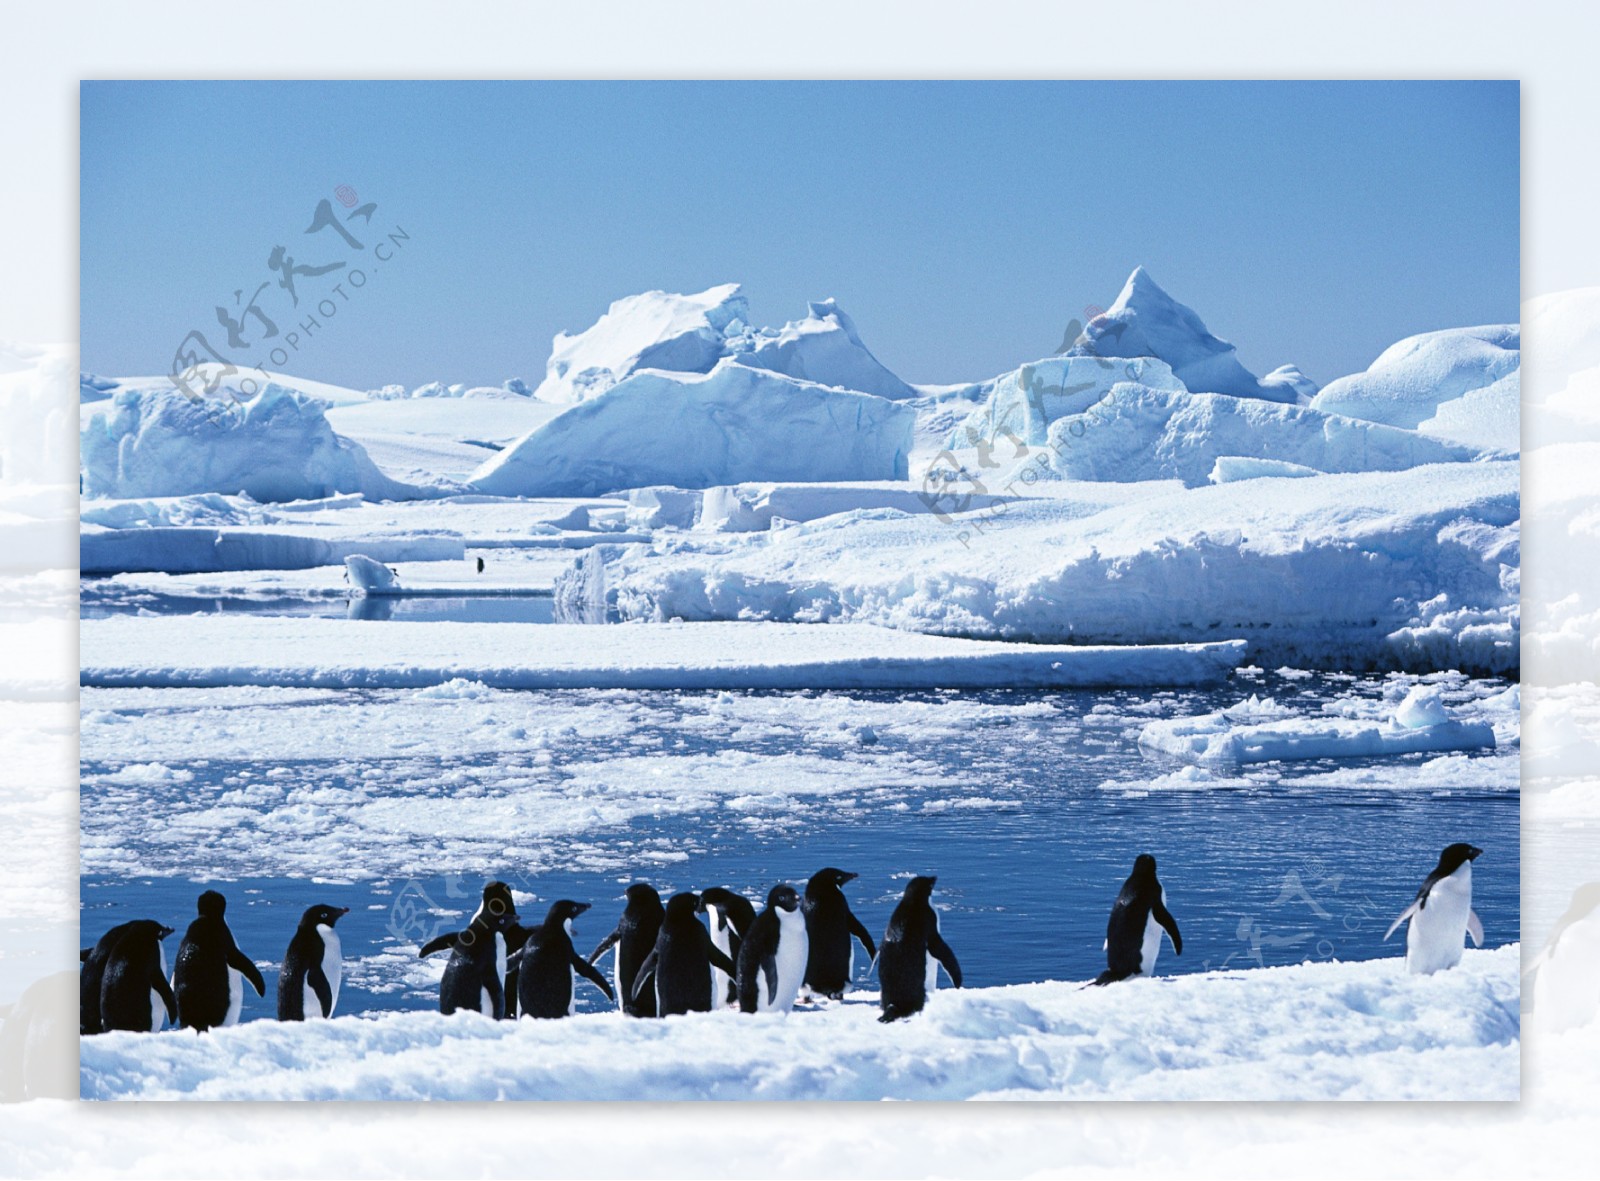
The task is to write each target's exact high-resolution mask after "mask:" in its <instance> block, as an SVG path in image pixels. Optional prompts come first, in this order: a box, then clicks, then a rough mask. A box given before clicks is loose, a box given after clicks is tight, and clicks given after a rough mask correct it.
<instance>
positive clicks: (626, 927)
mask: <svg viewBox="0 0 1600 1181" xmlns="http://www.w3.org/2000/svg"><path fill="white" fill-rule="evenodd" d="M625 893H626V896H627V899H628V902H627V905H626V906H624V907H623V908H622V918H621V919H619V920H618V922H617V926H616V929H615V930H614V931H612V932H611V934H609V935H607V936H606V937H605V938H604V939H602V940H601V941H600V945H599V946H598V947H596V948H595V949H594V951H593V952H591V953H590V955H589V963H590V965H591V966H592V965H593V964H595V963H597V962H598V961H599V959H600V957H601V956H603V955H605V953H606V952H607V951H609V950H610V949H611V948H612V947H615V948H616V949H617V950H616V970H615V971H614V972H613V973H612V975H613V978H614V979H615V980H616V982H617V994H616V995H617V1000H618V1001H619V1002H620V1004H621V1006H622V1011H623V1012H624V1013H626V1014H628V1016H630V1017H654V1016H655V1015H656V994H655V989H653V988H647V989H645V990H644V991H643V992H641V993H640V994H639V995H638V997H635V996H634V995H633V985H634V981H635V980H636V979H637V978H638V975H639V965H641V964H642V963H644V961H645V960H646V959H648V958H649V956H650V952H651V951H652V950H654V948H655V945H656V938H657V936H659V935H660V934H661V917H662V914H663V913H664V908H663V907H662V905H661V895H660V894H658V893H657V892H656V890H655V887H654V886H650V885H647V884H646V883H644V882H635V883H634V884H633V885H631V886H629V887H628V888H627V890H626V891H625Z"/></svg>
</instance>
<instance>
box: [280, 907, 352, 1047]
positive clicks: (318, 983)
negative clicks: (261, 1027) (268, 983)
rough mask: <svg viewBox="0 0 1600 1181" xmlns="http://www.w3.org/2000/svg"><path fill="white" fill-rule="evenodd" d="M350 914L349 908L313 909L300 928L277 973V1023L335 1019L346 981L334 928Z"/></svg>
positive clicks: (302, 921)
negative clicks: (334, 1009) (317, 1018)
mask: <svg viewBox="0 0 1600 1181" xmlns="http://www.w3.org/2000/svg"><path fill="white" fill-rule="evenodd" d="M349 913H350V908H349V907H348V906H313V907H310V908H309V909H308V910H307V911H306V912H305V914H303V915H301V916H300V925H299V927H297V928H296V929H295V933H294V938H292V939H290V940H289V950H288V951H286V952H285V953H284V956H283V970H282V971H281V972H279V973H278V1020H279V1021H305V1020H308V1019H310V1018H315V1017H332V1016H333V1007H334V1006H335V1005H336V1004H338V1003H339V981H340V980H341V979H343V977H344V960H343V959H342V958H341V955H340V948H339V936H338V933H337V932H335V931H334V929H333V925H334V924H335V923H337V922H338V921H339V919H340V918H341V917H342V916H344V915H347V914H349Z"/></svg>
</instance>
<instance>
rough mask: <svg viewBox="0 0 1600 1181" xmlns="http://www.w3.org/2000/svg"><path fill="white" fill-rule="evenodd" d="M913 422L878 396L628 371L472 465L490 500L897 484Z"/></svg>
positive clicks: (731, 365)
mask: <svg viewBox="0 0 1600 1181" xmlns="http://www.w3.org/2000/svg"><path fill="white" fill-rule="evenodd" d="M915 425H916V414H915V412H914V411H913V410H911V409H910V408H908V407H906V406H903V405H900V404H898V403H895V402H890V401H888V400H886V399H883V398H876V397H872V396H870V395H867V394H858V393H852V392H849V391H845V390H838V389H833V388H831V387H828V386H821V385H816V384H813V383H811V382H806V381H800V380H797V379H795V378H792V377H786V376H783V375H781V374H776V373H769V372H767V371H765V370H760V369H751V368H748V367H747V366H744V365H739V364H737V363H735V362H733V361H723V362H721V363H720V364H718V365H717V367H716V368H715V369H713V370H712V371H711V372H710V373H708V374H667V373H655V372H650V373H636V374H634V375H633V376H632V377H631V378H629V379H628V380H626V381H625V382H623V383H622V384H620V385H618V386H616V387H615V388H613V389H610V390H608V391H607V392H606V393H604V394H601V395H599V396H596V397H593V398H590V399H589V400H587V401H585V402H583V403H582V404H580V405H577V406H574V407H572V408H571V409H570V410H568V411H567V412H566V413H564V414H560V415H557V416H556V417H555V418H553V419H551V420H550V421H549V422H547V423H545V424H544V425H543V426H540V427H538V428H536V429H535V430H533V431H531V432H529V433H528V434H527V435H525V436H523V437H522V438H521V439H520V440H518V441H517V442H516V443H514V444H512V445H511V446H509V447H507V448H506V449H505V450H504V451H502V452H500V454H498V455H496V456H495V457H494V458H493V459H491V460H489V461H488V462H487V463H485V464H484V465H483V467H481V468H480V469H479V470H478V471H477V472H476V473H475V474H474V475H473V477H472V479H471V480H470V481H469V485H470V487H472V488H473V489H475V490H477V491H479V492H485V493H489V494H492V495H498V496H588V495H593V494H596V493H599V492H608V491H611V490H613V489H617V488H637V487H641V486H644V485H650V484H671V485H676V486H678V487H681V488H705V487H709V486H711V485H715V484H736V483H740V482H742V481H746V480H780V481H781V480H817V481H829V480H882V479H889V480H903V479H905V478H906V474H907V469H908V458H909V455H910V452H911V437H912V431H913V429H914V428H915Z"/></svg>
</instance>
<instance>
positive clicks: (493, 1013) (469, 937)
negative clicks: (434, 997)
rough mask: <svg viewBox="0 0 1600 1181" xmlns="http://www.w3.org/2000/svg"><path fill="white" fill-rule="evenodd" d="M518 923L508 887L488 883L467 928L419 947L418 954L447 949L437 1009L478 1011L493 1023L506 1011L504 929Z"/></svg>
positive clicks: (451, 932) (431, 940) (441, 1010)
mask: <svg viewBox="0 0 1600 1181" xmlns="http://www.w3.org/2000/svg"><path fill="white" fill-rule="evenodd" d="M516 921H517V912H516V911H515V910H514V909H512V906H511V888H510V887H509V886H507V885H506V884H505V883H504V882H490V883H489V884H488V886H486V887H484V891H483V903H482V904H481V905H480V906H479V907H478V910H477V913H476V914H474V915H473V916H472V920H471V921H470V922H468V923H467V926H466V929H465V930H463V931H450V932H448V933H446V934H444V935H439V936H436V937H434V938H433V939H430V940H428V942H427V943H425V944H423V945H422V947H421V948H420V949H419V950H418V951H417V956H418V958H421V957H424V956H430V955H432V954H433V953H434V952H436V951H443V950H445V949H446V948H449V949H450V962H449V963H447V964H446V965H445V966H444V977H443V979H441V980H440V981H439V1012H441V1013H444V1014H446V1015H448V1014H451V1013H454V1012H456V1011H457V1010H462V1011H466V1012H471V1013H482V1014H483V1015H484V1016H485V1017H492V1018H493V1019H494V1020H496V1021H499V1020H500V1019H501V1018H503V1017H504V1016H505V1015H506V994H505V984H504V980H505V976H504V975H503V973H504V971H505V963H506V956H507V953H506V940H505V932H506V929H507V928H508V927H510V926H511V925H512V924H513V923H515V922H516Z"/></svg>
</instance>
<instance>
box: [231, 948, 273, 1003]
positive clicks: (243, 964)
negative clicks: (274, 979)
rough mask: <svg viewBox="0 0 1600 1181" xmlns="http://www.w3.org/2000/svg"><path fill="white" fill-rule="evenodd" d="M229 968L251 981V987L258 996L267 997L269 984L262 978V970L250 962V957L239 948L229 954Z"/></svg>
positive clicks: (233, 949)
mask: <svg viewBox="0 0 1600 1181" xmlns="http://www.w3.org/2000/svg"><path fill="white" fill-rule="evenodd" d="M228 967H230V968H232V969H233V970H234V971H235V972H237V973H239V975H241V976H243V977H244V978H245V979H246V980H248V981H250V987H252V988H254V989H255V990H256V995H257V996H266V995H267V982H266V981H265V980H263V979H262V978H261V969H260V968H258V967H256V966H255V964H253V963H251V962H250V957H249V956H247V955H245V953H244V952H242V951H240V950H239V949H238V948H237V947H235V948H232V949H231V950H230V951H229V952H228Z"/></svg>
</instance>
